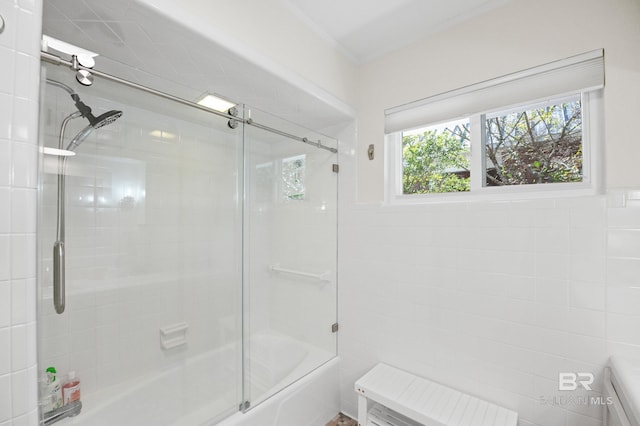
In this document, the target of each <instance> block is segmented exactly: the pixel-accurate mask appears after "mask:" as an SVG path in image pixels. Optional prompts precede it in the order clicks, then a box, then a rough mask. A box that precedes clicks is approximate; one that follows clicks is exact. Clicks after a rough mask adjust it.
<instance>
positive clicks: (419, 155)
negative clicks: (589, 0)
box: [385, 50, 604, 200]
mask: <svg viewBox="0 0 640 426" xmlns="http://www.w3.org/2000/svg"><path fill="white" fill-rule="evenodd" d="M603 70H604V64H603V52H602V50H599V51H594V52H589V53H586V54H582V55H578V56H576V57H573V58H569V59H566V60H562V61H558V62H556V63H552V64H546V65H543V66H540V67H536V68H534V69H530V70H526V71H522V72H519V73H515V74H511V75H508V76H505V77H501V78H498V79H495V80H491V81H487V82H483V83H479V84H477V85H472V86H469V87H465V88H462V89H458V90H455V91H452V92H448V93H445V94H442V95H437V96H434V97H432V98H427V99H424V100H421V101H417V102H414V103H412V104H408V105H403V106H401V107H398V108H393V109H391V110H388V111H386V112H385V113H386V117H385V126H386V132H387V155H388V160H389V161H388V162H387V164H388V172H389V174H388V182H389V187H388V191H387V192H388V197H387V198H388V199H389V200H393V199H396V200H401V199H407V197H415V196H416V195H420V194H428V195H427V196H428V197H433V196H434V194H443V193H448V194H451V193H472V194H494V196H495V194H505V193H513V192H520V193H524V194H531V193H533V192H540V191H546V193H547V194H548V190H567V189H568V190H577V191H581V192H582V194H584V192H585V190H589V191H591V192H593V190H594V188H595V187H596V185H595V184H596V173H597V167H596V166H595V164H594V163H593V162H592V160H593V158H594V155H593V151H594V146H595V144H593V143H591V141H592V140H596V139H597V140H601V137H600V134H599V126H598V119H599V118H601V116H600V114H599V112H600V109H601V102H602V101H601V98H602V91H601V90H600V89H601V88H602V87H603V84H604V74H603ZM469 111H477V112H474V113H469ZM563 194H566V192H564V193H563ZM440 196H442V195H440ZM403 197H404V198H403Z"/></svg>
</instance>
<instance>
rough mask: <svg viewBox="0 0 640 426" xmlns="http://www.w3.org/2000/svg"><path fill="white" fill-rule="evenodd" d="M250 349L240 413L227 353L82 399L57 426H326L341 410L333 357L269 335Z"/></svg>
mask: <svg viewBox="0 0 640 426" xmlns="http://www.w3.org/2000/svg"><path fill="white" fill-rule="evenodd" d="M249 345H250V348H251V351H250V353H251V362H250V363H249V365H250V371H248V372H247V374H249V375H251V379H252V381H251V387H250V396H251V404H252V407H251V408H250V409H249V410H248V411H247V412H246V413H241V412H239V411H238V407H239V403H240V401H241V400H242V395H241V393H240V389H241V386H240V385H241V383H240V377H239V376H240V374H239V373H238V372H239V371H240V360H239V359H238V356H237V353H238V351H237V349H236V348H234V347H232V346H227V347H224V348H221V349H218V350H215V351H210V352H208V353H204V354H201V355H197V356H194V357H191V358H188V359H185V360H183V361H181V362H179V363H174V364H173V365H171V366H170V367H168V368H166V369H165V370H164V371H162V372H160V373H159V374H154V375H147V376H145V377H138V378H136V379H134V380H131V381H129V382H125V383H119V384H118V385H115V386H112V387H109V388H106V389H102V390H100V391H98V392H94V393H92V394H89V395H83V396H82V403H83V407H82V412H81V413H80V414H79V415H78V416H76V417H71V418H67V419H63V420H61V421H59V422H57V423H56V424H57V425H60V426H67V425H69V426H70V425H73V426H113V425H118V426H128V425H130V426H146V425H154V426H156V425H159V426H161V425H166V426H196V425H207V426H213V425H221V426H236V425H238V426H256V425H260V426H269V425H273V426H288V425H291V426H299V425H318V426H324V425H325V424H326V422H327V421H328V420H329V419H331V418H332V417H333V416H334V415H335V414H336V413H337V412H338V411H339V410H338V405H339V401H338V386H339V385H338V368H337V364H338V359H337V357H332V356H331V354H329V353H327V352H325V351H322V350H320V349H318V348H314V347H313V346H310V345H307V344H305V343H303V342H300V341H297V340H295V339H292V338H291V337H288V336H286V335H282V334H278V333H274V332H267V333H261V334H259V335H256V336H253V337H252V339H251V340H250V342H249ZM327 360H328V361H327ZM318 365H320V367H318V368H315V367H316V366H318ZM314 368H315V370H314ZM292 382H293V384H291V383H292ZM276 390H280V391H279V392H277V393H275V392H276ZM274 393H275V395H274V396H271V397H269V396H270V395H272V394H274Z"/></svg>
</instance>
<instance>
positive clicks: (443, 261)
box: [339, 187, 640, 425]
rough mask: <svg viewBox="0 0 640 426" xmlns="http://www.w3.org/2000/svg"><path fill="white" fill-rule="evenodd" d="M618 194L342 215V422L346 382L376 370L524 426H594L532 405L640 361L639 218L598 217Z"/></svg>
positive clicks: (576, 412)
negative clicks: (429, 383) (500, 409)
mask: <svg viewBox="0 0 640 426" xmlns="http://www.w3.org/2000/svg"><path fill="white" fill-rule="evenodd" d="M343 190H346V191H350V188H344V187H343ZM612 192H613V191H612ZM629 193H632V192H631V191H626V192H623V194H622V195H620V194H618V195H616V194H610V196H609V197H605V196H594V197H589V198H576V199H564V200H546V201H526V202H515V201H514V202H506V203H505V202H502V203H482V202H474V203H467V204H451V205H446V204H442V205H424V206H410V207H377V206H363V205H361V206H357V205H354V204H351V205H350V204H349V202H348V201H347V202H345V203H344V204H343V205H342V207H343V212H342V213H341V215H342V216H341V223H340V229H341V234H340V237H341V245H340V278H341V279H340V290H339V291H340V306H339V316H340V325H341V335H340V340H339V348H340V351H339V353H340V356H341V357H342V359H343V366H342V371H343V382H342V388H341V394H342V399H343V406H342V409H343V410H345V411H346V412H348V413H352V414H355V413H356V398H355V393H354V392H353V382H354V380H356V379H357V377H359V376H360V375H361V374H363V373H364V372H365V371H367V370H368V369H369V368H371V367H372V366H373V365H374V364H375V363H376V362H381V361H382V362H387V363H389V364H392V365H395V366H398V367H400V368H403V369H406V370H409V371H412V372H414V373H416V374H420V375H424V376H426V377H430V378H432V379H435V380H437V381H440V382H442V383H445V384H448V385H450V386H453V387H455V388H459V389H461V390H464V391H467V392H470V393H473V394H476V395H478V396H481V397H484V398H487V399H489V400H492V401H494V402H496V403H500V404H502V405H505V406H507V407H509V408H511V409H514V410H516V411H518V412H519V413H520V417H521V424H527V425H528V424H539V425H565V424H566V425H570V424H581V425H582V424H598V422H600V421H601V420H600V419H601V410H600V409H599V408H600V407H597V406H583V405H580V404H573V405H572V404H565V405H561V406H548V405H547V406H545V405H542V404H541V402H540V397H542V396H546V397H551V396H555V395H558V394H559V392H558V390H557V385H558V384H557V374H558V372H560V371H590V372H593V373H594V374H596V375H597V376H599V375H600V373H601V371H602V368H603V366H604V364H605V363H606V360H607V358H608V356H609V355H611V354H612V353H614V352H617V351H621V350H627V349H633V348H635V349H640V314H638V309H637V307H638V305H639V303H640V290H638V287H640V285H639V284H640V278H639V277H640V220H638V217H640V207H638V206H637V204H634V202H626V204H623V205H619V204H618V203H611V204H609V205H607V198H608V199H610V200H613V199H621V198H622V199H625V195H624V194H629ZM611 195H612V196H611ZM626 198H629V196H628V195H627V196H626ZM632 201H633V200H632ZM345 206H346V208H345ZM597 384H598V387H596V388H595V391H596V392H598V391H599V386H600V385H599V383H597Z"/></svg>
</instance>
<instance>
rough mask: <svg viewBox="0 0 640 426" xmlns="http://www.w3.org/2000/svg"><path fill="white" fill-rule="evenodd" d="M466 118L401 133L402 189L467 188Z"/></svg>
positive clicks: (410, 191)
mask: <svg viewBox="0 0 640 426" xmlns="http://www.w3.org/2000/svg"><path fill="white" fill-rule="evenodd" d="M470 159H471V140H470V139H469V120H458V121H452V122H448V123H444V124H441V125H438V126H430V127H426V128H424V129H418V130H414V131H411V132H403V133H402V192H403V193H404V194H430V193H442V192H457V191H469V189H470V182H471V180H470V164H469V160H470Z"/></svg>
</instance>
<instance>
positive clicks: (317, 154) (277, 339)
mask: <svg viewBox="0 0 640 426" xmlns="http://www.w3.org/2000/svg"><path fill="white" fill-rule="evenodd" d="M245 114H246V115H247V116H248V117H250V118H251V119H252V120H253V121H254V122H256V123H260V124H263V125H267V126H269V127H271V128H275V129H278V130H280V131H281V132H280V133H273V132H270V131H266V130H263V129H261V128H260V127H256V126H252V125H246V126H245V213H244V223H245V225H244V231H245V237H244V290H245V295H244V306H245V308H244V331H245V334H244V392H245V403H244V408H245V409H247V408H250V407H252V406H255V405H256V404H258V403H260V402H261V401H263V400H265V399H266V398H268V397H270V396H271V395H273V394H274V393H276V392H278V391H280V390H281V389H283V388H284V387H286V386H288V385H289V384H291V383H293V382H294V381H295V380H297V379H299V378H301V377H302V376H304V375H305V374H307V373H309V372H310V371H312V370H314V369H315V368H317V367H318V366H320V365H322V364H323V363H325V362H326V361H328V360H330V359H331V358H333V357H334V356H335V355H336V333H335V331H336V327H337V324H336V253H337V229H336V228H337V178H338V174H337V169H336V167H337V166H336V163H337V154H336V152H337V151H336V149H335V148H336V147H337V142H336V141H335V140H332V139H330V138H328V137H326V136H324V135H319V134H315V133H313V132H310V131H309V130H307V129H303V128H301V127H300V126H297V125H294V124H291V123H288V122H286V121H284V120H281V119H277V118H275V117H273V116H271V115H269V114H267V113H264V112H262V111H259V110H257V109H250V110H246V111H245ZM286 134H288V136H287V135H286ZM292 135H295V136H297V137H298V138H301V137H305V138H307V141H308V142H310V143H316V142H317V141H321V143H322V145H323V147H318V146H316V145H312V144H310V143H303V142H301V141H300V140H296V138H292V137H290V136H292ZM327 147H328V148H329V149H325V148H327Z"/></svg>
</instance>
